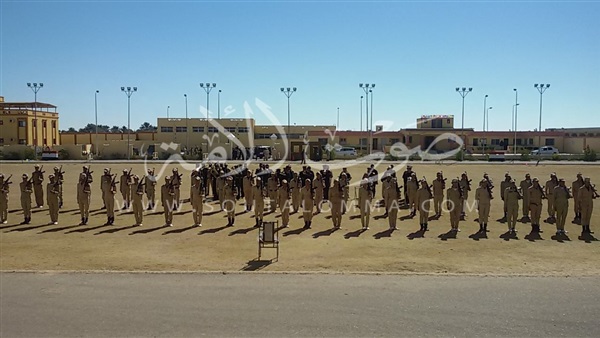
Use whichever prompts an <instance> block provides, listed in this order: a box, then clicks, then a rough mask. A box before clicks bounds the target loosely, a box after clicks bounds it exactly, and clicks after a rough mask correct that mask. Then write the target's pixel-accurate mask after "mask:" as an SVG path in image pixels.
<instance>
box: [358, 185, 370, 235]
mask: <svg viewBox="0 0 600 338" xmlns="http://www.w3.org/2000/svg"><path fill="white" fill-rule="evenodd" d="M372 200H373V190H372V188H371V187H370V185H369V180H368V179H366V178H365V179H363V180H362V181H361V182H360V189H359V190H358V208H359V209H360V224H361V225H362V229H363V230H369V218H370V215H371V202H372Z"/></svg>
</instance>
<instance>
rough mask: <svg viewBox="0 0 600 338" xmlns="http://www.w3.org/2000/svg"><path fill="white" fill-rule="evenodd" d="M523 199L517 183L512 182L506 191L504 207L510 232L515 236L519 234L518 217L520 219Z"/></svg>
mask: <svg viewBox="0 0 600 338" xmlns="http://www.w3.org/2000/svg"><path fill="white" fill-rule="evenodd" d="M522 198H523V196H522V195H521V193H520V192H519V190H518V189H517V184H516V182H515V181H514V180H512V181H511V182H510V184H509V186H508V187H507V188H506V190H505V191H504V206H505V207H506V217H507V223H508V231H509V232H510V233H513V234H514V233H515V232H517V230H516V229H515V227H516V226H517V217H519V200H520V199H522Z"/></svg>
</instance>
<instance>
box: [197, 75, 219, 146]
mask: <svg viewBox="0 0 600 338" xmlns="http://www.w3.org/2000/svg"><path fill="white" fill-rule="evenodd" d="M216 86H217V84H216V83H209V82H206V83H200V88H202V89H204V91H205V92H206V132H205V133H206V136H208V118H209V117H210V114H209V111H210V106H209V104H210V91H211V90H213V88H215V87H216ZM206 153H207V154H208V141H207V142H206Z"/></svg>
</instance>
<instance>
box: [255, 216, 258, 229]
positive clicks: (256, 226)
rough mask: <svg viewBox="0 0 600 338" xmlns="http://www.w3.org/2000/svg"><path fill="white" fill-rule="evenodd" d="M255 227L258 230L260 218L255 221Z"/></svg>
mask: <svg viewBox="0 0 600 338" xmlns="http://www.w3.org/2000/svg"><path fill="white" fill-rule="evenodd" d="M254 227H255V228H258V218H257V219H255V222H254Z"/></svg>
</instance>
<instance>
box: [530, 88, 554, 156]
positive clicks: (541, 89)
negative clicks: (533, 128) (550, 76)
mask: <svg viewBox="0 0 600 338" xmlns="http://www.w3.org/2000/svg"><path fill="white" fill-rule="evenodd" d="M533 87H534V88H536V89H537V90H538V92H540V124H539V127H538V133H539V134H538V149H541V148H542V95H543V94H544V92H545V91H546V89H548V88H550V84H537V83H536V84H534V85H533ZM538 154H540V152H539V151H538ZM540 156H541V154H540Z"/></svg>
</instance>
